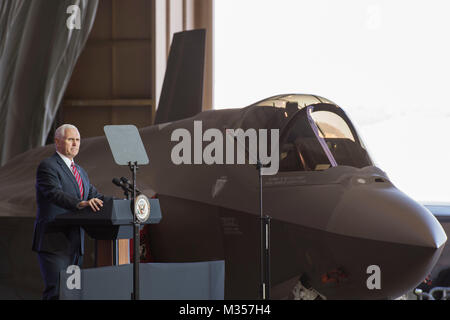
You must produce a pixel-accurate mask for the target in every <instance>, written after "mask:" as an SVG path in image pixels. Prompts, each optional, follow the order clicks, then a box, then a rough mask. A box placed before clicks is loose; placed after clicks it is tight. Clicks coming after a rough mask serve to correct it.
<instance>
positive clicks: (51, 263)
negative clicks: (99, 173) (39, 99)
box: [33, 124, 103, 299]
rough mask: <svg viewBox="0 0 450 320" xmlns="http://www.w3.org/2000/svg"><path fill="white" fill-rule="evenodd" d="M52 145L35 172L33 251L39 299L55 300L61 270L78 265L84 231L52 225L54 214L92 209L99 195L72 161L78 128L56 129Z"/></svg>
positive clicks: (100, 203) (97, 207)
mask: <svg viewBox="0 0 450 320" xmlns="http://www.w3.org/2000/svg"><path fill="white" fill-rule="evenodd" d="M55 147H56V152H55V154H54V155H53V156H51V157H50V158H47V159H45V160H43V161H42V162H41V163H40V164H39V167H38V169H37V174H36V200H37V216H36V221H35V225H34V235H33V251H36V252H37V253H38V260H39V265H40V268H41V275H42V278H43V280H44V283H45V289H44V293H43V297H42V298H43V299H58V296H59V272H60V271H61V270H65V269H66V268H67V267H68V266H70V265H78V266H80V267H81V265H82V258H83V251H84V230H83V229H82V228H81V227H77V226H75V227H74V226H61V225H56V224H55V223H54V220H55V217H56V216H58V215H60V214H64V213H67V212H73V211H76V210H80V209H83V208H85V207H88V206H89V207H91V209H92V210H93V211H94V212H95V211H98V210H100V207H102V206H103V201H102V199H103V195H101V194H100V193H98V192H97V190H96V189H95V187H94V186H93V185H91V184H90V182H89V178H88V175H87V173H86V172H85V171H84V170H83V168H81V167H80V166H79V165H77V164H75V163H74V162H73V159H74V158H75V156H76V155H77V154H78V151H79V148H80V133H79V132H78V129H77V128H76V127H75V126H73V125H69V124H64V125H62V126H61V127H59V128H58V129H56V132H55Z"/></svg>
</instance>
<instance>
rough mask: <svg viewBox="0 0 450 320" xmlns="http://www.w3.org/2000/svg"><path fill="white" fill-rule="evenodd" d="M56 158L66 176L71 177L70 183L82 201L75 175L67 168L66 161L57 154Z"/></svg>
mask: <svg viewBox="0 0 450 320" xmlns="http://www.w3.org/2000/svg"><path fill="white" fill-rule="evenodd" d="M54 157H55V158H56V161H57V162H58V164H59V165H60V166H61V168H62V171H64V172H65V173H66V175H67V176H68V177H69V179H70V181H72V184H73V186H74V188H75V190H76V193H77V195H78V198H80V199H81V195H80V188H79V187H78V182H77V180H76V179H75V176H74V175H73V173H72V171H70V169H69V168H68V167H67V165H66V163H65V162H64V160H63V159H61V157H60V156H59V155H58V154H57V153H55V155H54ZM83 188H84V182H83Z"/></svg>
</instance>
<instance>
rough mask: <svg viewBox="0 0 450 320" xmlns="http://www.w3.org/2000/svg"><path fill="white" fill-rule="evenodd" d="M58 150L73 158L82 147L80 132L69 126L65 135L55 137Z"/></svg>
mask: <svg viewBox="0 0 450 320" xmlns="http://www.w3.org/2000/svg"><path fill="white" fill-rule="evenodd" d="M55 144H56V150H58V152H59V153H61V154H63V155H65V156H66V157H67V158H69V159H73V158H74V157H75V156H76V155H77V154H78V150H79V149H80V133H79V132H78V130H75V129H71V128H67V129H66V130H65V132H64V137H62V138H61V139H58V138H55Z"/></svg>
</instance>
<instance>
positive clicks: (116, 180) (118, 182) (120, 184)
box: [112, 178, 133, 192]
mask: <svg viewBox="0 0 450 320" xmlns="http://www.w3.org/2000/svg"><path fill="white" fill-rule="evenodd" d="M112 183H114V184H115V185H116V186H118V187H121V188H122V190H123V191H125V192H133V190H130V188H129V186H128V185H127V184H126V183H124V182H123V181H122V180H120V179H119V178H114V179H112Z"/></svg>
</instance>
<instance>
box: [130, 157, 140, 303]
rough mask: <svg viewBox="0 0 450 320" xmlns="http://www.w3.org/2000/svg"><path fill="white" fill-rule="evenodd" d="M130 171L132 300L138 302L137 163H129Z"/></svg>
mask: <svg viewBox="0 0 450 320" xmlns="http://www.w3.org/2000/svg"><path fill="white" fill-rule="evenodd" d="M129 166H130V170H131V171H132V173H133V201H132V207H133V227H134V228H133V229H134V232H133V245H134V246H133V293H132V299H133V300H139V299H140V294H139V264H140V262H141V256H140V251H141V250H140V243H141V239H140V233H139V229H140V228H139V221H138V219H137V217H136V212H135V210H134V202H135V201H136V170H137V169H138V166H137V162H134V163H131V162H129Z"/></svg>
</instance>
